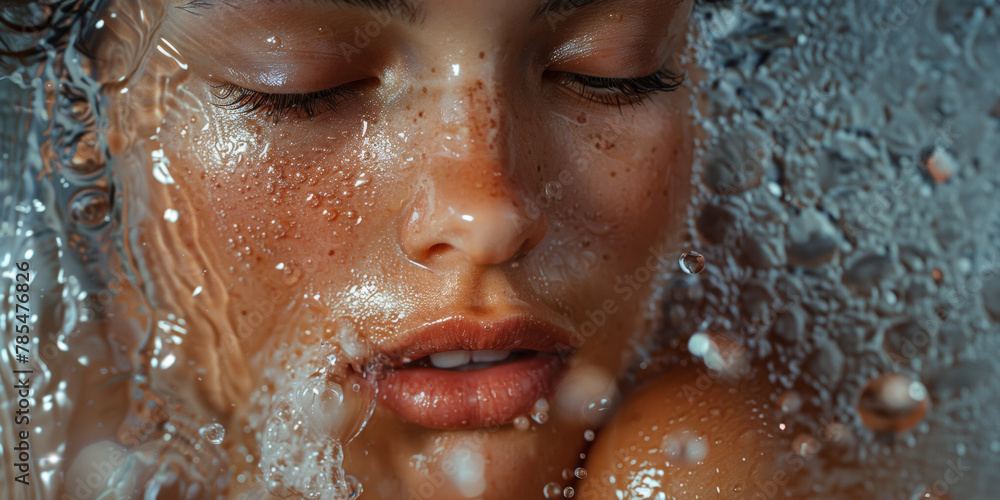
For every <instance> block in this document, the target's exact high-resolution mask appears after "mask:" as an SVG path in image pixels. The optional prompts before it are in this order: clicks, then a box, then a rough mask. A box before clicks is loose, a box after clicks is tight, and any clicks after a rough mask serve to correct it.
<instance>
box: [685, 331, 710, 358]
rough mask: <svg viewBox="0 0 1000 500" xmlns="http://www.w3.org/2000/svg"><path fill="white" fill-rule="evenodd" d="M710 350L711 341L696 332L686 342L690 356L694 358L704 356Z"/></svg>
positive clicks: (705, 335)
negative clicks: (692, 355)
mask: <svg viewBox="0 0 1000 500" xmlns="http://www.w3.org/2000/svg"><path fill="white" fill-rule="evenodd" d="M711 348H712V341H711V340H710V339H709V338H708V335H707V334H705V333H701V332H698V333H696V334H694V335H692V336H691V338H690V339H689V340H688V350H689V351H691V354H694V355H695V356H699V357H702V356H705V355H706V354H708V351H709V350H710V349H711Z"/></svg>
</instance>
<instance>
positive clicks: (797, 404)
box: [778, 391, 802, 413]
mask: <svg viewBox="0 0 1000 500" xmlns="http://www.w3.org/2000/svg"><path fill="white" fill-rule="evenodd" d="M778 408H780V409H781V411H782V413H795V412H797V411H799V410H800V409H802V397H801V396H799V393H797V392H795V391H788V392H786V393H784V394H782V395H781V396H779V397H778Z"/></svg>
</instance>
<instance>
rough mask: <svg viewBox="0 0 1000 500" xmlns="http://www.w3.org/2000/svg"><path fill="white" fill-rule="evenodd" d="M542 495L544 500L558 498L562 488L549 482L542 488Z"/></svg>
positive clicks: (560, 495)
mask: <svg viewBox="0 0 1000 500" xmlns="http://www.w3.org/2000/svg"><path fill="white" fill-rule="evenodd" d="M542 494H543V495H545V498H560V497H562V488H561V487H560V486H559V484H558V483H555V482H551V483H549V484H546V485H545V487H544V488H542Z"/></svg>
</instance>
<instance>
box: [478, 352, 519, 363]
mask: <svg viewBox="0 0 1000 500" xmlns="http://www.w3.org/2000/svg"><path fill="white" fill-rule="evenodd" d="M507 356H510V351H486V350H483V351H472V361H474V362H476V363H492V362H494V361H502V360H504V359H507Z"/></svg>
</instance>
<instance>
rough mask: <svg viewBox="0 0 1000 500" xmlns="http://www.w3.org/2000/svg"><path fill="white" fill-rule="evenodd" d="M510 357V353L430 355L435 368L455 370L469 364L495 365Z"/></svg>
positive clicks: (478, 352) (442, 353) (448, 352)
mask: <svg viewBox="0 0 1000 500" xmlns="http://www.w3.org/2000/svg"><path fill="white" fill-rule="evenodd" d="M508 356H510V351H493V350H485V349H484V350H479V351H445V352H437V353H434V354H431V355H430V359H431V364H432V365H434V367H435V368H455V367H458V366H462V365H465V364H469V363H494V362H497V361H503V360H505V359H507V357H508Z"/></svg>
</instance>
